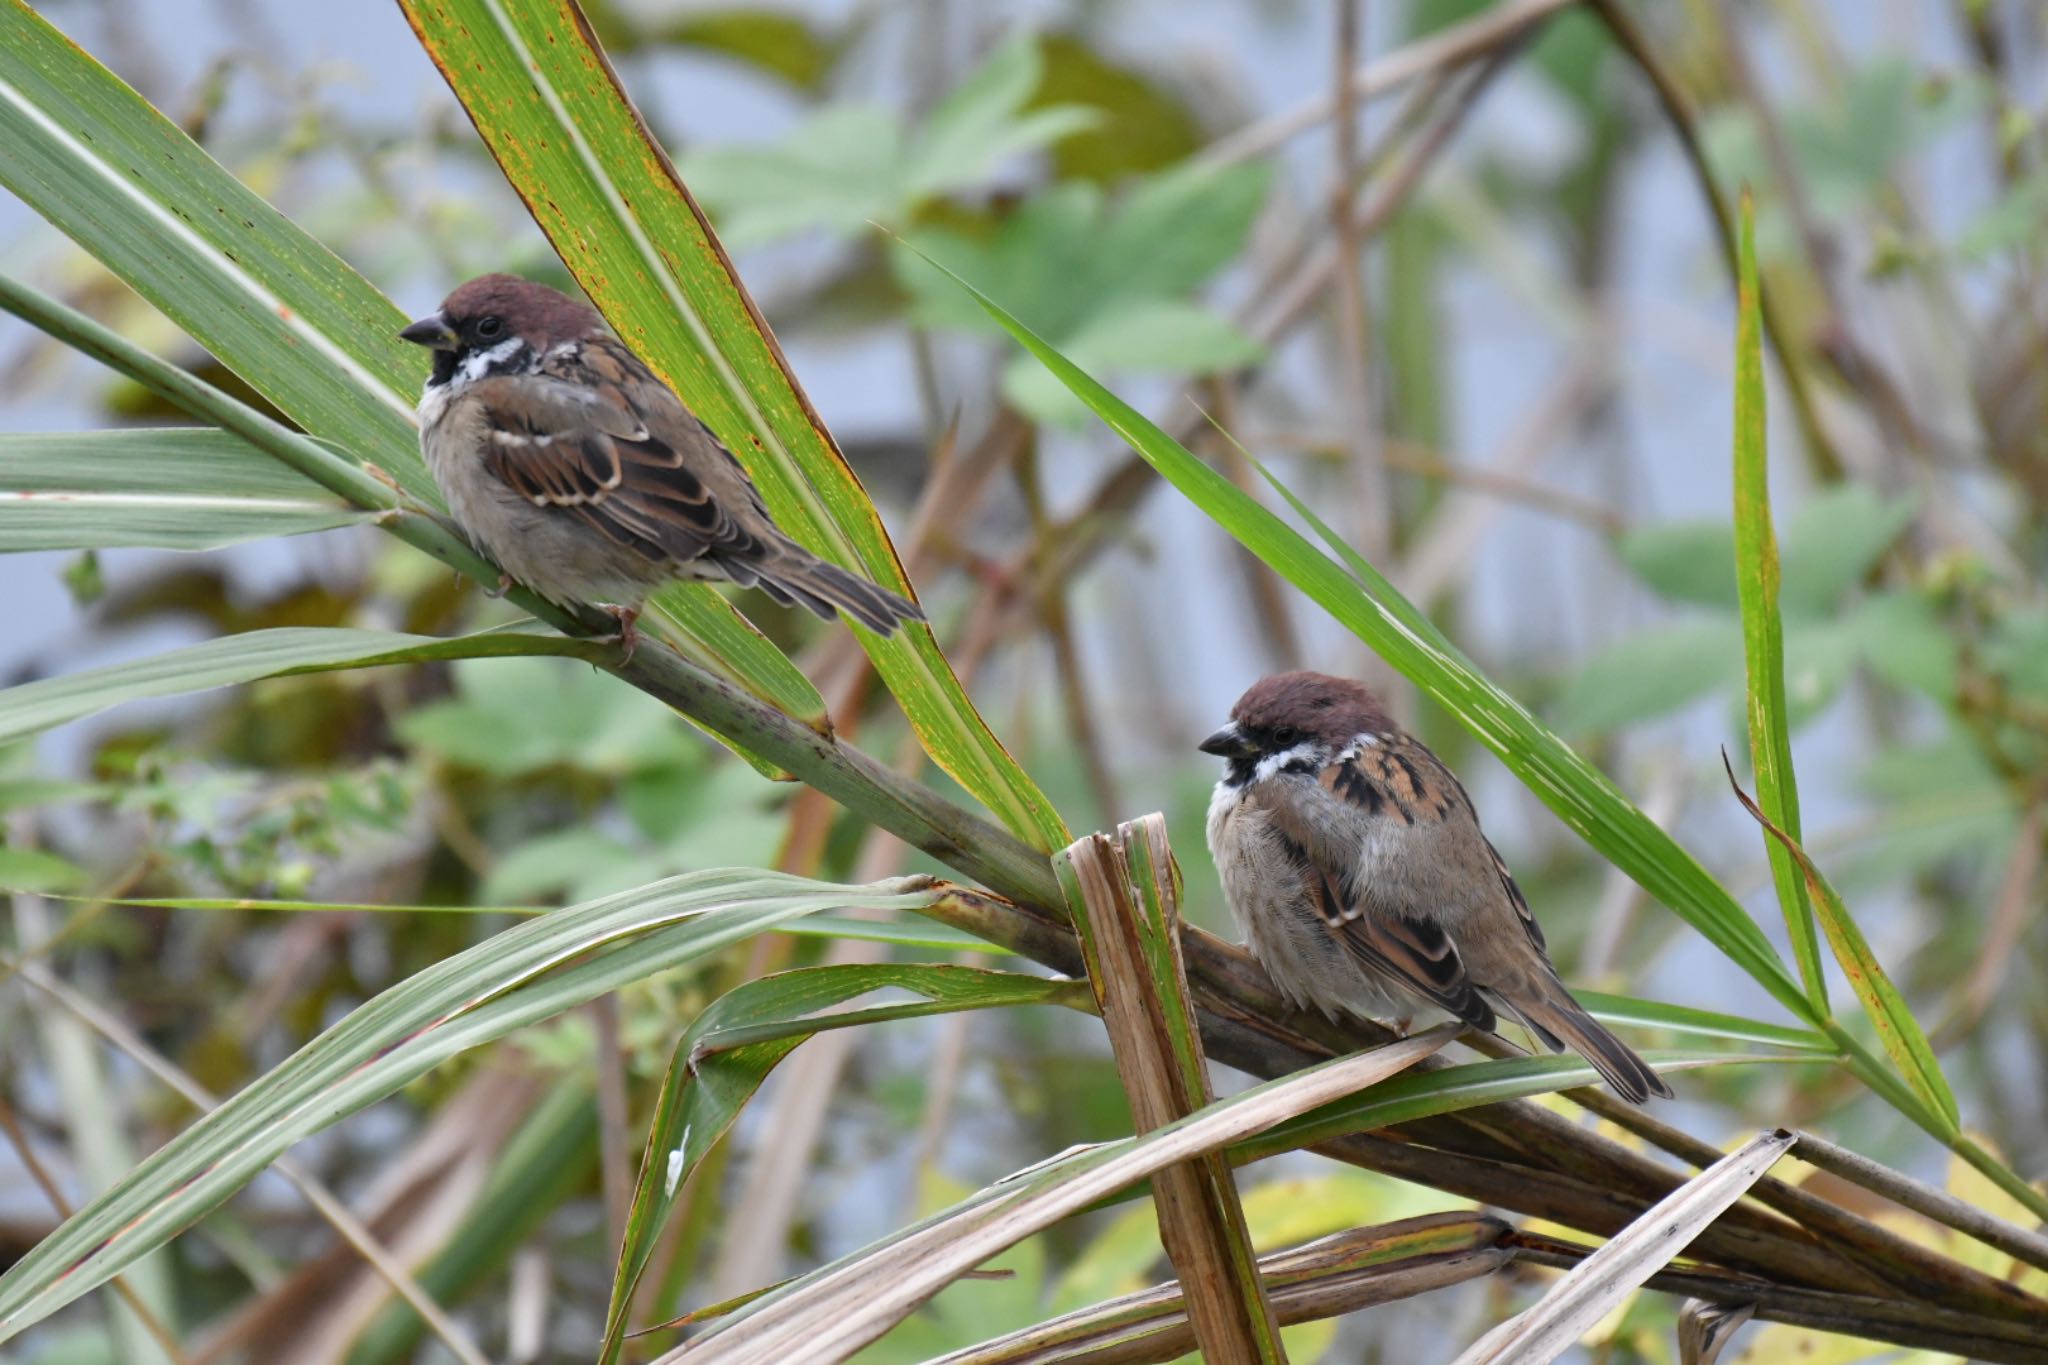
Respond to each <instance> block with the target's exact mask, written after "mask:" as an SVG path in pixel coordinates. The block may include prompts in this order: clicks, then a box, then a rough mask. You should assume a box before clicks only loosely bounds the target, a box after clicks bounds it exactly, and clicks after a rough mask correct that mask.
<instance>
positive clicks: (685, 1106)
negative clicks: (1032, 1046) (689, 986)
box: [598, 963, 1088, 1365]
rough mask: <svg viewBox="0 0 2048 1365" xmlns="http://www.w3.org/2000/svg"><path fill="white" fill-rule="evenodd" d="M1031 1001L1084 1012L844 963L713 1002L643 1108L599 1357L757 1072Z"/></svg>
mask: <svg viewBox="0 0 2048 1365" xmlns="http://www.w3.org/2000/svg"><path fill="white" fill-rule="evenodd" d="M877 993H884V994H898V995H908V996H910V997H911V998H910V999H908V1000H899V1001H896V1002H894V1003H891V1004H884V1005H870V1006H865V1007H861V1008H851V1009H850V1008H847V1005H848V1002H849V1001H853V1000H857V999H859V998H860V997H862V996H868V995H874V994H877ZM1042 1004H1052V1005H1067V1006H1069V1007H1072V1008H1079V1009H1085V1008H1087V1004H1088V992H1087V988H1086V987H1085V986H1083V985H1082V984H1081V983H1080V982H1078V981H1063V980H1058V979H1055V978H1049V977H1042V976H1024V975H1020V974H1018V973H1014V972H991V971H984V970H981V969H978V968H972V967H954V966H944V965H918V964H906V963H848V964H841V965H832V966H823V967H808V968H803V969H801V970H798V971H793V972H781V973H778V974H776V975H774V976H765V977H761V978H759V979H757V980H754V981H749V982H747V983H745V984H743V985H741V986H737V987H735V988H734V989H732V990H730V991H728V992H726V993H725V994H724V995H722V996H720V997H719V998H718V999H717V1000H715V1001H713V1002H712V1003H711V1004H710V1005H709V1006H707V1007H706V1008H705V1010H704V1012H703V1013H702V1014H700V1015H698V1016H697V1018H696V1019H695V1020H694V1021H693V1022H692V1023H691V1025H690V1027H689V1029H688V1030H687V1031H686V1032H685V1033H684V1034H683V1037H682V1040H681V1041H680V1042H679V1043H677V1044H676V1050H675V1056H674V1057H673V1059H672V1060H671V1061H670V1062H669V1068H668V1074H667V1075H666V1076H665V1077H664V1078H663V1080H662V1084H661V1095H660V1097H659V1098H658V1099H657V1100H656V1101H655V1107H654V1118H653V1121H652V1123H651V1124H650V1126H649V1128H648V1133H647V1151H646V1155H645V1156H644V1157H643V1158H642V1159H641V1163H640V1178H639V1181H638V1183H637V1185H636V1186H635V1187H634V1191H633V1205H632V1211H631V1213H630V1215H629V1216H628V1220H627V1224H626V1236H625V1240H624V1243H623V1245H622V1246H621V1248H620V1252H619V1270H618V1274H617V1276H616V1277H615V1278H614V1279H613V1282H612V1299H611V1306H610V1308H609V1309H608V1310H607V1312H606V1317H605V1336H604V1345H603V1348H602V1350H601V1351H600V1353H599V1357H598V1358H599V1360H600V1361H602V1362H605V1365H609V1362H611V1361H613V1360H616V1359H617V1358H618V1353H619V1350H620V1347H621V1346H622V1344H623V1343H624V1340H625V1335H626V1328H627V1322H626V1313H627V1311H628V1309H629V1308H630V1307H631V1306H632V1302H633V1296H634V1291H635V1290H636V1289H637V1287H638V1286H639V1283H640V1280H641V1277H642V1276H643V1275H644V1274H645V1273H646V1269H647V1262H648V1260H649V1258H650V1257H651V1256H652V1255H653V1253H654V1248H655V1244H656V1241H657V1239H658V1238H659V1236H660V1233H661V1230H662V1227H663V1226H664V1225H665V1224H666V1223H667V1221H668V1216H669V1212H670V1210H671V1209H672V1208H673V1207H674V1205H675V1198H676V1192H677V1191H678V1190H679V1189H681V1188H682V1183H683V1181H684V1180H686V1179H688V1178H689V1176H690V1173H691V1172H692V1171H694V1170H695V1169H696V1168H697V1164H698V1163H699V1162H700V1161H702V1160H703V1159H704V1156H705V1154H706V1153H708V1152H709V1151H710V1150H711V1149H712V1147H713V1146H714V1145H715V1144H716V1143H717V1141H718V1139H719V1138H721V1137H723V1136H724V1135H725V1133H726V1131H727V1130H728V1129H730V1128H731V1127H732V1125H733V1121H734V1120H735V1119H737V1118H738V1117H739V1113H740V1110H741V1109H743V1108H744V1107H745V1106H746V1103H747V1101H748V1100H750V1099H752V1098H753V1096H754V1093H755V1092H756V1091H757V1090H759V1089H760V1088H761V1085H762V1083H763V1082H764V1081H766V1080H767V1079H768V1073H769V1072H770V1071H772V1070H774V1069H775V1066H776V1065H777V1063H779V1062H781V1061H782V1059H783V1058H784V1057H787V1056H788V1055H789V1054H790V1053H791V1052H793V1051H795V1050H796V1048H797V1046H798V1045H799V1044H801V1043H802V1042H803V1041H804V1040H805V1039H807V1038H810V1037H811V1036H812V1035H814V1034H816V1033H820V1032H823V1031H825V1030H827V1029H841V1028H853V1027H857V1026H859V1025H863V1024H874V1023H882V1022H885V1021H888V1020H894V1019H915V1018H922V1017H925V1016H928V1015H934V1014H955V1013H958V1012H960V1011H962V1010H978V1009H999V1008H1005V1007H1008V1006H1014V1005H1042Z"/></svg>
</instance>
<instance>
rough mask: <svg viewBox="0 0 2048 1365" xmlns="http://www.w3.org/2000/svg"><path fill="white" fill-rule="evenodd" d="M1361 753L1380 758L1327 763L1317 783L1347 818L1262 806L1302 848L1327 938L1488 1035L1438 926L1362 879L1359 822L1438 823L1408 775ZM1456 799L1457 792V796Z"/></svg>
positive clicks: (1310, 897)
mask: <svg viewBox="0 0 2048 1365" xmlns="http://www.w3.org/2000/svg"><path fill="white" fill-rule="evenodd" d="M1365 752H1366V754H1367V755H1377V758H1376V759H1366V758H1364V757H1361V758H1355V759H1347V760H1345V761H1342V762H1338V763H1332V764H1330V765H1329V766H1327V767H1325V768H1324V769H1323V770H1322V772H1321V773H1320V774H1318V775H1317V779H1316V780H1317V783H1318V784H1319V785H1320V786H1321V787H1322V789H1323V790H1324V791H1325V792H1327V793H1328V794H1329V795H1331V796H1334V797H1335V798H1336V799H1337V801H1338V802H1339V803H1341V808H1343V809H1345V811H1346V814H1347V815H1349V816H1350V817H1351V818H1342V817H1340V819H1341V823H1339V822H1338V821H1333V820H1331V819H1329V818H1328V812H1327V811H1322V812H1319V811H1318V809H1317V808H1316V807H1315V806H1312V805H1310V804H1308V803H1305V802H1300V801H1294V800H1289V799H1287V798H1286V797H1285V796H1284V795H1281V796H1277V797H1276V799H1272V800H1268V801H1264V802H1262V803H1261V805H1262V807H1263V808H1264V809H1265V810H1267V811H1268V812H1269V813H1270V816H1271V819H1272V823H1273V828H1274V829H1275V830H1277V831H1278V832H1279V833H1280V835H1281V836H1282V837H1283V838H1284V839H1286V840H1287V842H1288V844H1289V845H1290V849H1291V850H1294V851H1298V852H1299V855H1300V856H1299V858H1298V859H1297V863H1298V866H1299V867H1300V869H1301V875H1302V879H1303V888H1304V895H1305V897H1306V899H1307V901H1308V904H1309V905H1310V906H1311V907H1312V908H1313V909H1314V910H1315V912H1316V913H1317V914H1318V915H1319V916H1320V917H1321V918H1322V921H1323V924H1324V926H1325V927H1326V928H1327V929H1328V930H1329V931H1330V936H1331V937H1332V938H1333V939H1335V940H1336V941H1337V942H1338V943H1339V944H1341V945H1343V947H1344V948H1345V949H1346V950H1347V951H1349V952H1350V953H1351V954H1352V955H1353V956H1354V957H1356V958H1357V959H1358V960H1359V962H1360V963H1361V964H1363V965H1364V966H1365V967H1367V968H1368V969H1370V970H1371V971H1373V972H1374V973H1376V974H1378V975H1380V976H1382V977H1385V978H1388V979H1390V980H1391V981H1393V982H1394V983H1396V984H1397V985H1399V986H1401V987H1402V988H1404V989H1405V990H1407V991H1409V992H1410V993H1412V994H1414V995H1415V996H1417V997H1419V998H1421V999H1423V1000H1427V1001H1429V1002H1430V1003H1431V1004H1433V1005H1436V1006H1437V1007H1438V1008H1440V1009H1443V1010H1446V1011H1448V1012H1449V1013H1451V1014H1453V1015H1455V1016H1457V1017H1458V1018H1459V1019H1462V1020H1464V1021H1465V1022H1466V1023H1468V1024H1470V1025H1472V1026H1473V1027H1475V1028H1482V1029H1491V1028H1493V1026H1494V1023H1495V1015H1494V1011H1493V1006H1492V1005H1490V1004H1488V1003H1487V1000H1486V998H1485V996H1483V995H1481V994H1480V992H1479V988H1478V987H1477V986H1476V985H1475V984H1474V983H1473V981H1472V978H1471V977H1470V975H1469V974H1468V973H1467V972H1466V969H1465V962H1464V959H1463V958H1462V957H1461V956H1460V955H1459V953H1458V947H1457V945H1456V944H1455V943H1454V942H1452V940H1451V936H1450V934H1449V933H1448V932H1447V931H1446V929H1445V927H1444V923H1443V921H1442V920H1441V919H1439V918H1438V917H1436V916H1434V915H1430V914H1423V913H1416V912H1415V911H1413V910H1411V909H1410V908H1409V906H1408V905H1407V904H1406V903H1405V902H1404V901H1403V899H1402V898H1401V897H1398V896H1395V897H1389V896H1387V895H1384V894H1374V891H1375V888H1374V887H1371V886H1368V885H1366V884H1365V883H1364V881H1363V879H1362V878H1361V877H1360V876H1359V858H1358V849H1359V848H1360V846H1361V843H1362V841H1361V840H1360V839H1359V838H1358V837H1357V831H1359V830H1360V829H1361V828H1362V822H1363V821H1374V822H1377V821H1386V820H1392V821H1397V822H1403V828H1404V829H1410V828H1413V827H1414V823H1415V821H1416V820H1436V821H1441V820H1442V819H1443V818H1444V816H1443V814H1439V813H1438V812H1437V811H1436V810H1435V809H1434V807H1433V804H1425V803H1424V801H1423V799H1422V798H1421V796H1420V795H1419V794H1418V793H1417V791H1416V784H1415V783H1414V782H1413V781H1412V780H1408V777H1407V774H1405V773H1402V772H1400V771H1399V770H1398V769H1397V770H1394V771H1392V772H1390V771H1389V770H1388V769H1387V767H1386V766H1385V759H1386V757H1387V756H1386V755H1385V754H1384V753H1383V752H1381V751H1380V750H1367V751H1365ZM1463 798H1464V793H1463V792H1459V793H1458V794H1457V799H1458V800H1463Z"/></svg>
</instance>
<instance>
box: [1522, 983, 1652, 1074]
mask: <svg viewBox="0 0 2048 1365" xmlns="http://www.w3.org/2000/svg"><path fill="white" fill-rule="evenodd" d="M1506 1003H1507V1004H1508V1007H1509V1008H1510V1009H1512V1010H1513V1011H1514V1012H1515V1014H1516V1015H1517V1016H1518V1017H1519V1018H1520V1019H1521V1021H1522V1022H1523V1023H1525V1024H1527V1025H1528V1026H1529V1029H1530V1031H1531V1032H1533V1033H1534V1034H1535V1035H1536V1037H1537V1038H1538V1039H1539V1040H1540V1041H1541V1042H1542V1043H1543V1045H1544V1046H1545V1047H1548V1048H1549V1049H1550V1050H1551V1051H1552V1052H1562V1051H1564V1049H1566V1048H1570V1049H1571V1050H1572V1051H1574V1052H1576V1053H1578V1054H1579V1055H1580V1056H1581V1057H1584V1058H1585V1059H1586V1060H1587V1061H1588V1062H1591V1063H1592V1064H1593V1069H1594V1070H1595V1071H1597V1072H1599V1073H1600V1078H1601V1079H1602V1080H1604V1081H1606V1082H1607V1084H1609V1085H1610V1086H1612V1087H1614V1093H1615V1094H1617V1095H1619V1096H1621V1097H1622V1098H1623V1099H1625V1100H1627V1101H1628V1102H1629V1103H1630V1104H1641V1103H1643V1101H1645V1100H1647V1099H1649V1098H1650V1096H1652V1095H1657V1096H1660V1097H1662V1098H1664V1099H1667V1100H1668V1099H1670V1098H1671V1087H1670V1086H1668V1085H1666V1084H1665V1083H1664V1078H1663V1077H1662V1076H1659V1075H1658V1074H1657V1073H1656V1072H1655V1071H1652V1070H1651V1069H1650V1064H1649V1063H1648V1062H1646V1061H1644V1060H1643V1059H1642V1058H1641V1057H1638V1056H1636V1054H1635V1053H1634V1052H1633V1051H1631V1050H1630V1048H1629V1046H1628V1044H1626V1043H1624V1042H1622V1041H1621V1039H1619V1038H1617V1037H1615V1036H1614V1035H1613V1034H1611V1033H1609V1032H1608V1031H1607V1028H1606V1026H1605V1025H1603V1024H1602V1023H1601V1022H1600V1021H1599V1020H1598V1019H1595V1018H1594V1017H1593V1016H1592V1015H1590V1014H1588V1013H1586V1011H1585V1010H1584V1009H1582V1008H1581V1007H1580V1005H1579V1002H1578V1001H1576V1000H1574V999H1572V998H1571V995H1570V993H1569V992H1567V991H1566V990H1565V989H1564V987H1563V986H1562V985H1551V986H1550V987H1549V988H1548V989H1540V988H1539V990H1537V991H1531V992H1529V993H1528V994H1527V995H1525V996H1521V997H1519V998H1517V999H1514V1000H1511V1001H1508V1002H1506Z"/></svg>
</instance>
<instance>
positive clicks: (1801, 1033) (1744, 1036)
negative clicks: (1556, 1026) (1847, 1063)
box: [1572, 990, 1836, 1058]
mask: <svg viewBox="0 0 2048 1365" xmlns="http://www.w3.org/2000/svg"><path fill="white" fill-rule="evenodd" d="M1572 994H1574V995H1576V996H1577V997H1578V998H1579V1003H1580V1004H1582V1005H1584V1006H1585V1007H1586V1009H1587V1010H1588V1011H1589V1012H1590V1013H1591V1014H1592V1015H1593V1017H1594V1018H1596V1019H1598V1020H1600V1021H1601V1022H1603V1023H1608V1024H1634V1025H1637V1026H1639V1027H1642V1028H1660V1029H1664V1030H1666V1031H1667V1032H1671V1033H1676V1034H1679V1035H1680V1036H1682V1037H1690V1038H1700V1039H1704V1040H1706V1041H1708V1042H1713V1043H1719V1044H1721V1045H1723V1046H1726V1045H1729V1044H1734V1043H1761V1044H1763V1045H1764V1046H1766V1047H1779V1048H1787V1049H1790V1050H1791V1051H1794V1052H1809V1053H1814V1054H1817V1055H1819V1056H1821V1057H1826V1058H1832V1057H1834V1055H1835V1051H1836V1048H1835V1044H1834V1042H1833V1040H1832V1039H1830V1038H1829V1037H1828V1036H1827V1035H1826V1034H1825V1033H1821V1032H1819V1031H1818V1030H1816V1029H1803V1028H1787V1027H1785V1026H1784V1025H1783V1024H1766V1023H1764V1022H1763V1021H1762V1020H1759V1019H1745V1018H1743V1017H1742V1016H1741V1015H1739V1014H1723V1013H1721V1012H1720V1011H1718V1010H1696V1009H1692V1008H1689V1007H1688V1006H1685V1005H1667V1004H1665V1003H1664V1002H1663V1001H1661V1000H1643V999H1640V998H1638V997H1636V996H1632V995H1610V994H1608V993H1607V992H1605V991H1582V990H1574V991H1573V992H1572Z"/></svg>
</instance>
